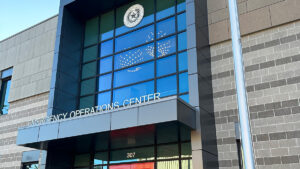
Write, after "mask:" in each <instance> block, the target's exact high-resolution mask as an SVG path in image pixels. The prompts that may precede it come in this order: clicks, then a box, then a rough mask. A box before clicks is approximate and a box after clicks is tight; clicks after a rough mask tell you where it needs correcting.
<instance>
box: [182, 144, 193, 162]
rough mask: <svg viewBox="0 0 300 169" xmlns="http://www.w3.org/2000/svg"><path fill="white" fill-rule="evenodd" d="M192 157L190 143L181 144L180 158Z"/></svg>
mask: <svg viewBox="0 0 300 169" xmlns="http://www.w3.org/2000/svg"><path fill="white" fill-rule="evenodd" d="M187 157H192V146H191V142H188V143H182V144H181V158H187Z"/></svg>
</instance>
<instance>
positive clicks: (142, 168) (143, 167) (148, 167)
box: [109, 162, 154, 169]
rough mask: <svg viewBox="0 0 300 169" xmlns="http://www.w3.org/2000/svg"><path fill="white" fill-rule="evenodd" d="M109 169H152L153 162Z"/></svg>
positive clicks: (115, 166) (122, 165)
mask: <svg viewBox="0 0 300 169" xmlns="http://www.w3.org/2000/svg"><path fill="white" fill-rule="evenodd" d="M109 168H110V169H154V162H149V163H134V164H120V165H111V166H110V167H109Z"/></svg>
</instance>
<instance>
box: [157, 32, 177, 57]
mask: <svg viewBox="0 0 300 169" xmlns="http://www.w3.org/2000/svg"><path fill="white" fill-rule="evenodd" d="M156 48H157V49H156V54H157V57H162V56H166V55H168V54H171V53H174V52H176V37H175V36H172V37H169V38H166V39H163V40H160V41H158V42H157V43H156Z"/></svg>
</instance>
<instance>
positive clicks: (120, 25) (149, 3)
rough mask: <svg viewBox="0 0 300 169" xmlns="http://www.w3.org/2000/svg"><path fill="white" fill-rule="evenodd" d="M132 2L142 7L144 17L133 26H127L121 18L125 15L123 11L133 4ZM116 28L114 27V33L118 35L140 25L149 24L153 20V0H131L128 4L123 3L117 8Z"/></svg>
mask: <svg viewBox="0 0 300 169" xmlns="http://www.w3.org/2000/svg"><path fill="white" fill-rule="evenodd" d="M134 4H140V5H142V6H143V7H144V18H143V19H142V21H141V22H140V23H139V24H138V25H137V26H135V27H134V28H128V27H126V26H125V25H124V22H123V18H124V15H125V12H126V11H127V9H128V8H130V6H132V5H134ZM116 19H117V25H116V26H117V29H116V35H120V34H123V33H125V32H128V31H130V30H133V29H136V28H139V27H141V26H144V25H147V24H150V23H152V22H154V0H136V1H133V2H132V3H130V4H127V5H124V6H122V7H120V8H117V17H116Z"/></svg>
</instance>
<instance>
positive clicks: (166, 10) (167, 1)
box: [156, 0, 175, 20]
mask: <svg viewBox="0 0 300 169" xmlns="http://www.w3.org/2000/svg"><path fill="white" fill-rule="evenodd" d="M156 5H157V7H156V8H157V13H156V19H157V20H159V19H162V18H165V17H167V16H170V15H173V14H174V13H175V0H156Z"/></svg>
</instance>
